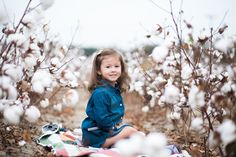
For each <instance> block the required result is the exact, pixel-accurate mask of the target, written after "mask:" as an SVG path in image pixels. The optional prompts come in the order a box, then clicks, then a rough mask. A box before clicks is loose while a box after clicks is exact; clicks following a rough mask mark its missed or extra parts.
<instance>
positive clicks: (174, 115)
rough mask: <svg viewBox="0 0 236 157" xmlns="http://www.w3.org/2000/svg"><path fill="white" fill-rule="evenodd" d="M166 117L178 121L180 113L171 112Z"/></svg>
mask: <svg viewBox="0 0 236 157" xmlns="http://www.w3.org/2000/svg"><path fill="white" fill-rule="evenodd" d="M168 117H169V118H170V119H172V120H179V119H180V113H179V112H171V113H170V114H169V116H168Z"/></svg>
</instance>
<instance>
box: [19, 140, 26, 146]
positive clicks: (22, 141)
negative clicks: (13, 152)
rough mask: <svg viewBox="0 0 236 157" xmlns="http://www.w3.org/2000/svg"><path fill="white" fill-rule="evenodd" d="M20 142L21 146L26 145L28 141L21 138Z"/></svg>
mask: <svg viewBox="0 0 236 157" xmlns="http://www.w3.org/2000/svg"><path fill="white" fill-rule="evenodd" d="M18 144H19V146H24V145H25V144H26V142H25V141H24V140H20V141H19V142H18Z"/></svg>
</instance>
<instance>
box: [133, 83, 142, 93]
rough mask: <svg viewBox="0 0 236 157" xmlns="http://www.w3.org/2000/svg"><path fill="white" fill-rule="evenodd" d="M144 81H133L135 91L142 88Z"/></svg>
mask: <svg viewBox="0 0 236 157" xmlns="http://www.w3.org/2000/svg"><path fill="white" fill-rule="evenodd" d="M143 86H144V83H143V82H141V81H136V82H134V90H135V91H141V90H143Z"/></svg>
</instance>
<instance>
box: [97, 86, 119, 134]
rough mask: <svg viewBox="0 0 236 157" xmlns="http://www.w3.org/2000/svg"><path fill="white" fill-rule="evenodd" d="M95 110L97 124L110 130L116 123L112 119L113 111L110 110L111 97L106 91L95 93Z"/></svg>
mask: <svg viewBox="0 0 236 157" xmlns="http://www.w3.org/2000/svg"><path fill="white" fill-rule="evenodd" d="M93 102H94V106H93V112H94V119H95V121H96V123H97V126H98V127H99V128H101V129H103V130H106V131H109V130H111V129H112V128H113V126H114V125H115V123H114V122H113V121H112V113H111V112H110V106H111V104H110V103H111V97H110V96H109V95H108V94H107V93H106V92H104V91H101V92H98V93H95V94H94V97H93Z"/></svg>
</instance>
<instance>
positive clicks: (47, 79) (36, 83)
mask: <svg viewBox="0 0 236 157" xmlns="http://www.w3.org/2000/svg"><path fill="white" fill-rule="evenodd" d="M31 83H32V90H33V91H35V92H38V93H43V92H44V90H45V88H49V87H51V86H52V78H51V75H50V73H49V72H48V71H46V70H38V71H36V72H35V73H34V76H33V78H32V80H31Z"/></svg>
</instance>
